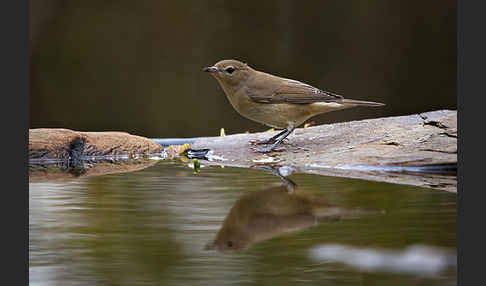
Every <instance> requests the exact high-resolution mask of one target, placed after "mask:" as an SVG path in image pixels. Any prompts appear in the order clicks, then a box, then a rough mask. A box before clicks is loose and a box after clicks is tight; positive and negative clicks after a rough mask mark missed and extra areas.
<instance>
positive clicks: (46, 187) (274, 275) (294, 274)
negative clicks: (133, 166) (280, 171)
mask: <svg viewBox="0 0 486 286" xmlns="http://www.w3.org/2000/svg"><path fill="white" fill-rule="evenodd" d="M288 178H289V179H290V180H292V181H293V182H294V183H296V187H295V188H293V189H292V188H287V186H289V185H286V184H284V183H283V181H282V180H280V179H279V178H278V177H277V176H275V175H273V174H272V173H270V172H268V171H262V170H254V169H241V168H229V167H225V168H221V167H205V168H202V169H201V170H200V172H199V173H197V174H194V173H193V170H192V169H190V168H188V167H187V166H186V165H184V164H182V163H180V162H171V161H160V162H159V163H157V164H156V165H154V166H152V167H149V168H146V169H144V170H141V171H137V172H131V173H124V174H112V175H103V176H98V177H86V178H80V179H77V180H73V181H72V182H68V183H66V182H63V183H56V182H50V183H49V182H48V183H30V186H29V187H30V190H29V192H30V199H29V273H30V277H29V279H30V284H31V285H235V284H238V285H394V286H397V285H455V284H456V275H457V273H456V265H455V255H456V253H455V252H456V245H457V232H456V230H457V210H456V194H452V193H447V192H442V191H437V190H431V189H421V188H416V187H412V186H405V185H395V184H387V183H377V182H369V181H362V180H354V179H344V178H334V177H325V176H317V175H308V174H295V173H294V174H291V175H290V176H289V177H288ZM289 184H290V183H289ZM289 190H290V192H289ZM292 190H293V191H292Z"/></svg>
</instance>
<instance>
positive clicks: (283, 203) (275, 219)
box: [205, 168, 381, 252]
mask: <svg viewBox="0 0 486 286" xmlns="http://www.w3.org/2000/svg"><path fill="white" fill-rule="evenodd" d="M281 170H285V171H287V169H286V168H283V169H282V168H279V169H272V170H271V171H272V173H274V174H275V175H277V176H278V177H279V178H280V179H282V181H283V184H281V185H278V186H271V187H267V188H265V189H263V190H260V191H256V192H252V193H250V194H246V195H243V196H242V197H241V198H240V199H239V200H238V201H237V202H236V203H235V204H234V206H233V207H232V208H231V210H230V212H229V214H228V215H227V216H226V219H225V220H224V222H223V226H222V227H221V229H220V230H219V232H218V234H217V235H216V239H215V240H214V241H213V242H210V243H208V244H207V245H206V247H205V249H206V250H212V249H216V250H218V251H223V252H227V251H238V250H245V249H247V248H248V247H250V246H251V245H253V244H255V243H258V242H260V241H264V240H268V239H271V238H273V237H276V236H279V235H282V234H285V233H289V232H295V231H299V230H304V229H307V228H310V227H312V226H316V225H318V224H320V223H327V222H334V221H339V220H341V219H344V218H355V217H359V216H362V215H366V214H376V213H381V212H377V211H365V210H362V209H360V208H343V207H339V206H335V205H331V204H329V203H328V202H327V201H325V200H323V199H320V198H318V197H315V196H313V195H311V194H310V193H308V192H306V191H303V190H299V189H298V187H297V184H296V183H294V182H293V181H292V180H290V179H288V178H286V177H284V176H282V172H281ZM286 173H287V172H286ZM287 174H288V173H287Z"/></svg>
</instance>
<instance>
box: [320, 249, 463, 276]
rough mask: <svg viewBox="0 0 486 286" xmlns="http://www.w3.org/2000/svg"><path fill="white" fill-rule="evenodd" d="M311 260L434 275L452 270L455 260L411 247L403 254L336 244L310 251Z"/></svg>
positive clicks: (445, 252)
mask: <svg viewBox="0 0 486 286" xmlns="http://www.w3.org/2000/svg"><path fill="white" fill-rule="evenodd" d="M311 256H312V258H314V259H316V260H320V261H327V262H341V263H344V264H347V265H350V266H354V267H356V268H359V269H363V270H368V271H371V270H372V271H384V272H398V273H410V274H421V275H437V274H439V273H440V272H441V271H443V270H444V269H446V268H448V267H451V268H452V267H455V266H456V260H457V257H456V255H455V254H453V252H452V251H450V250H445V249H440V248H436V247H430V246H423V245H414V246H410V247H408V248H406V249H405V250H403V251H392V250H379V249H360V248H355V247H350V246H345V245H338V244H325V245H321V246H319V247H316V248H313V249H312V250H311Z"/></svg>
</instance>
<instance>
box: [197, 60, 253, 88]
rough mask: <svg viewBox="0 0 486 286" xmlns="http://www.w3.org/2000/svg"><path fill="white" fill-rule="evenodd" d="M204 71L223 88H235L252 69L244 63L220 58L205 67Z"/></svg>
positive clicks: (244, 79) (246, 77) (247, 76)
mask: <svg viewBox="0 0 486 286" xmlns="http://www.w3.org/2000/svg"><path fill="white" fill-rule="evenodd" d="M203 71H205V72H209V73H211V75H213V76H214V77H215V78H216V79H217V80H218V82H219V83H220V84H221V86H222V87H223V89H235V88H237V87H238V86H239V85H240V84H242V83H244V82H245V81H246V80H247V79H248V78H249V77H250V75H251V73H252V72H254V70H253V69H252V68H251V67H249V66H248V65H247V64H246V63H242V62H240V61H237V60H222V61H219V62H217V63H216V64H215V65H214V66H210V67H205V68H204V69H203Z"/></svg>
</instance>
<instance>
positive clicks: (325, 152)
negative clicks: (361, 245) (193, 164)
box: [191, 110, 457, 192]
mask: <svg viewBox="0 0 486 286" xmlns="http://www.w3.org/2000/svg"><path fill="white" fill-rule="evenodd" d="M275 134H277V132H276V131H275V132H261V133H254V134H235V135H228V136H221V137H206V138H198V139H197V140H196V141H195V142H194V144H193V145H192V146H191V148H192V149H203V148H209V149H211V150H213V152H214V154H215V155H217V156H220V157H222V158H223V161H213V162H210V164H219V165H227V166H236V167H252V166H257V165H259V164H267V165H268V164H273V165H277V166H289V167H292V168H294V169H295V170H297V171H299V172H305V173H314V174H321V175H330V176H341V177H349V178H358V179H366V180H374V181H382V182H390V183H398V184H409V185H414V186H420V187H428V188H434V189H440V190H446V191H450V192H456V190H457V177H456V174H457V111H455V110H439V111H432V112H425V113H420V114H413V115H407V116H396V117H385V118H376V119H367V120H360V121H351V122H342V123H335V124H326V125H321V126H313V127H308V128H298V129H296V130H295V131H294V133H293V134H291V135H290V136H289V137H288V139H286V140H285V141H284V144H283V145H282V147H283V148H282V150H280V152H271V153H268V154H262V153H259V152H257V151H256V150H257V149H259V148H262V145H254V144H252V143H251V141H254V140H262V139H267V138H269V137H271V136H273V135H275Z"/></svg>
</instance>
